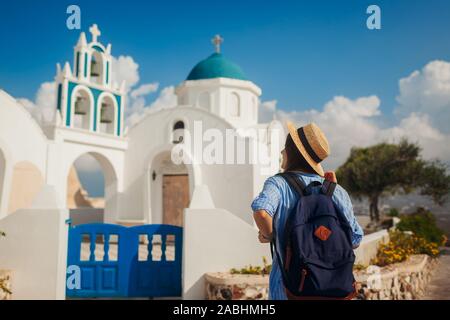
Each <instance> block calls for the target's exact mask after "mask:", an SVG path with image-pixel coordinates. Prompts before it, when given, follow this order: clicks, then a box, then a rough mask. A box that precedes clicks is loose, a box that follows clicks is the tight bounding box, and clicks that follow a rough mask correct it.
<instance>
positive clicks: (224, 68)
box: [186, 53, 247, 80]
mask: <svg viewBox="0 0 450 320" xmlns="http://www.w3.org/2000/svg"><path fill="white" fill-rule="evenodd" d="M213 78H231V79H238V80H247V78H246V77H245V76H244V73H243V72H242V70H241V68H240V67H239V66H238V65H236V64H234V63H233V62H231V61H229V60H227V59H225V58H224V57H223V56H222V54H220V53H213V54H212V55H210V56H209V57H208V58H206V59H205V60H202V61H200V62H199V63H198V64H197V65H196V66H195V67H194V68H193V69H192V70H191V72H190V73H189V75H188V77H187V79H186V80H201V79H213Z"/></svg>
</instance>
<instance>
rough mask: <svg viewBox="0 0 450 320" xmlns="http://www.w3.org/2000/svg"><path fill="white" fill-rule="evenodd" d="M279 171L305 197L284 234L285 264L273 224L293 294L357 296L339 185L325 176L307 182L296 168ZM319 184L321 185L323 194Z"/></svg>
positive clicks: (285, 277)
mask: <svg viewBox="0 0 450 320" xmlns="http://www.w3.org/2000/svg"><path fill="white" fill-rule="evenodd" d="M279 175H280V176H281V177H283V178H284V179H285V180H286V181H287V182H288V184H289V185H290V187H291V188H292V189H293V190H295V191H296V192H297V194H298V195H299V197H300V200H299V201H298V203H297V205H296V207H295V208H294V209H293V210H292V212H290V213H289V215H288V217H287V220H286V225H285V229H284V230H285V231H284V234H283V235H282V237H283V240H284V245H285V247H284V248H280V249H281V250H282V252H284V253H285V259H284V263H282V259H281V257H280V253H279V250H277V245H276V239H277V235H276V230H275V223H274V224H273V239H274V240H273V241H272V242H271V250H272V258H273V251H274V249H275V254H276V257H277V259H278V264H279V266H280V269H281V274H282V279H283V285H284V288H285V292H286V295H287V297H288V299H289V300H305V299H352V298H353V297H354V296H355V295H356V291H355V279H354V277H353V264H354V262H355V254H354V253H353V248H352V230H351V227H350V225H349V223H348V221H347V219H346V218H345V216H344V215H343V214H342V213H341V212H340V211H339V210H338V209H337V208H336V206H335V205H334V203H333V201H332V195H333V192H334V189H335V188H336V184H335V183H330V182H328V181H326V180H325V182H324V184H323V185H322V183H320V182H319V181H314V182H312V183H311V184H309V185H308V186H305V185H304V183H303V181H301V180H300V179H299V178H298V177H297V176H296V175H295V174H294V173H292V172H286V173H281V174H279ZM313 188H320V191H319V193H313V192H312V190H313Z"/></svg>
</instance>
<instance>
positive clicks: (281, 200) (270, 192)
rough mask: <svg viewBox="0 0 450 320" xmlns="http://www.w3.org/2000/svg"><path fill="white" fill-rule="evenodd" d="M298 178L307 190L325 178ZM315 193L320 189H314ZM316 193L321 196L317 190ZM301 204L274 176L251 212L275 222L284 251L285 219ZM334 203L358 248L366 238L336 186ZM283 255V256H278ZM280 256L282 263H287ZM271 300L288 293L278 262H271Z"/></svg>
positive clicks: (311, 176)
mask: <svg viewBox="0 0 450 320" xmlns="http://www.w3.org/2000/svg"><path fill="white" fill-rule="evenodd" d="M296 174H297V176H298V177H299V178H300V179H302V180H303V182H304V184H305V185H306V186H307V185H309V184H310V183H311V182H313V181H320V182H323V180H324V178H322V177H320V176H319V175H316V174H308V173H296ZM315 189H316V190H317V189H318V188H315ZM316 192H319V191H318V190H317V191H316ZM298 200H299V196H298V195H297V193H296V192H295V191H294V190H292V188H291V187H290V186H289V185H288V183H287V181H286V180H285V179H284V178H282V177H280V176H273V177H270V178H268V179H267V180H266V182H265V183H264V188H263V190H262V191H261V193H260V194H259V195H258V196H257V197H256V198H255V200H253V202H252V210H253V212H255V211H257V210H265V211H267V213H268V214H269V215H270V216H272V218H273V219H274V224H275V228H276V231H277V239H275V241H276V244H277V248H281V247H284V244H283V243H282V241H283V239H282V238H283V237H282V236H281V235H282V234H283V232H284V225H285V223H286V218H287V216H288V214H289V213H290V212H291V210H292V209H293V208H294V207H295V205H296V204H297V202H298ZM332 200H333V202H334V204H335V205H336V207H337V208H338V209H339V210H340V211H341V212H342V213H343V214H344V215H345V217H346V218H347V220H348V222H349V224H350V226H351V228H352V231H353V232H352V244H353V245H354V246H356V245H358V244H359V243H360V242H361V240H362V237H363V234H364V233H363V230H362V228H361V226H360V225H359V224H358V222H357V221H356V219H355V215H354V214H353V206H352V202H351V200H350V197H349V195H348V193H347V191H345V189H344V188H342V187H341V186H339V185H338V186H337V187H336V189H335V191H334V193H333V197H332ZM279 253H280V252H279ZM280 254H281V258H282V260H283V259H284V257H283V254H282V253H280ZM269 299H271V300H286V299H287V297H286V293H285V292H284V288H283V283H282V279H281V272H280V266H279V265H278V261H277V259H276V258H275V252H274V258H273V261H272V271H271V272H270V277H269Z"/></svg>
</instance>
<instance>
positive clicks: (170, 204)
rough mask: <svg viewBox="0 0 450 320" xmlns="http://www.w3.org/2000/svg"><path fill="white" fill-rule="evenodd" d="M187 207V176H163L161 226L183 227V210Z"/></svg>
mask: <svg viewBox="0 0 450 320" xmlns="http://www.w3.org/2000/svg"><path fill="white" fill-rule="evenodd" d="M188 206H189V178H188V175H187V174H179V175H164V176H163V224H171V225H174V226H179V227H182V226H183V209H184V208H187V207H188Z"/></svg>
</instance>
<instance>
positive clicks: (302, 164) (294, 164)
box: [284, 134, 316, 173]
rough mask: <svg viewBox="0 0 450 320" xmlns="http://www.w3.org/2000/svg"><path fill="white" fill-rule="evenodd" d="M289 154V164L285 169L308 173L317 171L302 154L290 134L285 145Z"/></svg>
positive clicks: (287, 154)
mask: <svg viewBox="0 0 450 320" xmlns="http://www.w3.org/2000/svg"><path fill="white" fill-rule="evenodd" d="M284 149H285V150H286V156H287V164H286V168H285V171H303V172H306V173H316V172H315V171H314V169H313V168H311V166H310V165H309V163H308V162H307V161H306V159H305V158H304V157H303V156H302V154H301V153H300V151H299V150H298V148H297V146H296V145H295V143H294V140H292V137H291V135H290V134H288V136H287V138H286V143H285V145H284Z"/></svg>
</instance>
